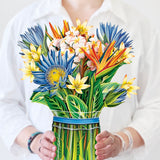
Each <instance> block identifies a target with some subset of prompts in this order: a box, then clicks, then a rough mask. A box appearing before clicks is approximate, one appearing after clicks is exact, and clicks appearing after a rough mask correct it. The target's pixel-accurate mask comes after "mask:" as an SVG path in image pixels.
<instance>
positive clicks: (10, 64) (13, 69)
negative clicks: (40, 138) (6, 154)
mask: <svg viewBox="0 0 160 160" xmlns="http://www.w3.org/2000/svg"><path fill="white" fill-rule="evenodd" d="M13 23H14V25H13ZM16 25H17V27H18V23H17V22H15V21H14V20H12V21H11V22H10V23H9V24H8V26H7V27H6V30H5V33H4V37H3V40H2V44H1V48H0V75H1V76H0V77H1V78H0V136H1V137H2V140H3V141H4V143H5V145H6V146H7V148H8V149H9V150H10V151H11V152H12V153H14V154H16V155H21V154H23V153H24V151H25V152H26V151H27V150H25V149H22V148H21V147H20V146H18V145H17V144H16V143H15V139H16V137H17V135H18V134H19V133H20V132H21V130H22V129H24V128H25V127H27V126H29V125H32V123H31V121H30V120H29V119H28V117H27V115H26V109H25V95H24V88H23V86H24V84H23V81H22V80H21V78H22V76H23V75H22V73H21V71H20V68H21V67H22V66H21V63H22V62H21V61H20V58H21V56H20V55H19V54H18V52H19V51H18V50H19V47H18V46H17V37H18V35H17V34H18V33H17V27H16Z"/></svg>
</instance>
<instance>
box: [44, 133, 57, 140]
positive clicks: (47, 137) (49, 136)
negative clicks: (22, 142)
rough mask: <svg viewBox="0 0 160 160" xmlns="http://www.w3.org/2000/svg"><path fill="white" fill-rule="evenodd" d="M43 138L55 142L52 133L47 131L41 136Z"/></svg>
mask: <svg viewBox="0 0 160 160" xmlns="http://www.w3.org/2000/svg"><path fill="white" fill-rule="evenodd" d="M43 136H44V138H46V139H48V140H49V141H51V142H55V141H56V137H55V135H54V133H53V132H52V131H47V132H45V133H44V134H43Z"/></svg>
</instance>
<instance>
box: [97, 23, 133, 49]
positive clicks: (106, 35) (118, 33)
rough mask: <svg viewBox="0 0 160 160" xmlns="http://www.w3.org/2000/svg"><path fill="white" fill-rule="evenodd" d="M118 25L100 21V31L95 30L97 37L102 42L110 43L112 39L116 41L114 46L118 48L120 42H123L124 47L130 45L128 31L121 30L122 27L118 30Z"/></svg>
mask: <svg viewBox="0 0 160 160" xmlns="http://www.w3.org/2000/svg"><path fill="white" fill-rule="evenodd" d="M118 27H119V26H118V25H117V26H116V25H113V26H112V25H111V23H106V25H105V24H104V23H100V33H99V29H97V30H96V34H97V38H98V39H99V40H100V41H101V42H102V43H103V44H106V43H111V42H112V41H113V40H115V41H116V43H115V47H116V48H119V47H120V44H121V43H122V42H123V43H124V45H125V47H126V48H128V47H131V46H132V40H129V38H130V36H129V33H126V32H124V31H123V29H121V30H119V29H118Z"/></svg>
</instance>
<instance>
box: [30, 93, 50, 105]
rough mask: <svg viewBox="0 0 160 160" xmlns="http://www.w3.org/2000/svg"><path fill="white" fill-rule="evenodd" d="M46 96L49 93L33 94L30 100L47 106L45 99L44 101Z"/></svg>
mask: <svg viewBox="0 0 160 160" xmlns="http://www.w3.org/2000/svg"><path fill="white" fill-rule="evenodd" d="M46 95H49V92H48V91H47V92H33V94H32V96H31V98H30V100H31V101H32V102H36V103H41V104H44V105H47V103H46V101H45V99H44V96H46Z"/></svg>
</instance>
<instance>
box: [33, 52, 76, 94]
mask: <svg viewBox="0 0 160 160" xmlns="http://www.w3.org/2000/svg"><path fill="white" fill-rule="evenodd" d="M41 56H42V58H41V59H40V62H37V63H36V65H37V66H38V67H39V68H40V69H41V71H33V72H32V74H33V75H34V78H35V79H34V80H33V82H34V83H36V84H38V85H40V87H38V88H37V89H36V90H34V92H46V91H51V96H52V95H54V94H55V93H56V92H55V91H56V89H58V88H59V87H61V88H66V81H67V78H68V75H70V74H72V72H73V71H74V69H75V68H72V65H73V60H74V57H75V55H74V56H73V57H72V58H70V59H69V60H68V52H66V53H65V54H64V56H63V57H62V55H61V51H59V52H58V56H56V54H55V51H51V53H48V56H47V57H45V56H44V55H43V54H42V55H41Z"/></svg>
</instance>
